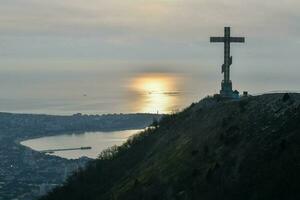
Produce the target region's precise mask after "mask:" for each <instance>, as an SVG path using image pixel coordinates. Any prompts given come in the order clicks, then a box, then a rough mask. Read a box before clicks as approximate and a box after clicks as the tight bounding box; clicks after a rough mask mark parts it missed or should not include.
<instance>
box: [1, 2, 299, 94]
mask: <svg viewBox="0 0 300 200" xmlns="http://www.w3.org/2000/svg"><path fill="white" fill-rule="evenodd" d="M0 2H1V5H0V67H1V69H0V74H1V73H2V76H5V73H6V71H11V70H15V71H16V72H18V73H21V75H20V76H22V73H24V71H28V70H32V69H34V70H36V71H40V72H39V74H40V73H41V72H42V71H43V70H56V73H59V71H60V70H61V71H62V72H63V70H89V69H96V70H103V73H105V71H107V70H112V71H116V73H125V72H144V71H151V72H160V71H168V72H176V73H186V74H190V75H191V79H193V80H192V82H193V83H195V84H197V78H198V79H205V78H206V79H216V80H219V79H221V74H220V68H221V65H222V62H223V57H222V56H223V55H222V53H223V46H222V45H221V44H210V43H209V36H222V35H223V27H224V26H231V27H232V35H233V36H245V37H246V44H234V46H233V47H232V49H233V52H232V54H233V59H234V61H233V66H232V73H233V77H234V82H235V83H236V82H237V83H239V85H238V86H237V87H238V88H241V87H243V88H246V89H248V90H250V91H253V92H261V91H269V90H277V89H290V90H299V84H300V81H299V72H300V71H299V67H300V66H299V64H300V56H299V55H300V23H299V21H300V12H299V10H300V1H299V0H264V1H262V0H251V1H250V0H230V1H228V0H88V1H86V0H0ZM39 74H37V75H35V74H31V75H30V77H34V76H39ZM0 78H1V75H0ZM0 83H2V85H3V84H5V83H4V82H3V80H0ZM217 86H218V87H219V83H217ZM2 87H3V86H2Z"/></svg>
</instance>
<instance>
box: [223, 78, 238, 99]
mask: <svg viewBox="0 0 300 200" xmlns="http://www.w3.org/2000/svg"><path fill="white" fill-rule="evenodd" d="M221 88H222V89H221V90H220V95H221V97H223V98H229V99H238V98H239V92H238V91H237V90H235V91H232V82H231V81H227V82H224V81H222V85H221Z"/></svg>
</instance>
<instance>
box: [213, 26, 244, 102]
mask: <svg viewBox="0 0 300 200" xmlns="http://www.w3.org/2000/svg"><path fill="white" fill-rule="evenodd" d="M210 42H212V43H215V42H221V43H224V64H223V65H222V73H224V80H223V81H222V89H221V91H220V94H221V96H223V97H228V98H234V97H235V96H238V94H237V95H236V94H235V93H234V92H233V91H232V82H231V80H230V65H231V64H232V56H231V55H230V43H244V42H245V38H244V37H231V36H230V27H225V28H224V37H211V38H210Z"/></svg>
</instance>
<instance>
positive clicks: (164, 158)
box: [43, 94, 300, 200]
mask: <svg viewBox="0 0 300 200" xmlns="http://www.w3.org/2000/svg"><path fill="white" fill-rule="evenodd" d="M283 96H284V95H283V94H269V95H262V96H258V97H250V98H247V99H243V100H241V101H225V102H220V101H217V100H214V99H205V100H202V101H201V102H199V103H198V104H193V105H192V106H191V107H189V108H187V109H186V110H184V111H183V112H181V113H178V114H175V115H171V116H168V117H165V118H164V119H163V120H162V121H161V122H160V123H159V127H158V128H156V129H151V130H150V129H149V130H148V131H145V132H144V133H142V134H140V135H139V136H137V137H135V138H133V139H131V140H130V141H129V142H127V143H126V144H125V145H123V146H122V147H120V148H116V149H113V150H111V151H107V152H105V153H102V159H101V160H98V161H96V162H93V163H91V164H90V166H89V167H88V169H87V170H85V171H81V172H78V173H77V174H75V175H74V176H73V177H71V178H70V179H69V181H68V183H67V184H66V185H65V186H64V187H62V188H58V189H56V190H55V191H54V192H52V193H50V194H49V195H48V196H47V197H44V198H43V199H47V200H50V199H53V200H54V199H55V200H60V199H73V200H76V199H122V200H126V199H130V200H132V199H133V200H134V199H137V200H138V199H204V200H206V199H207V200H213V199H231V200H232V199H243V200H247V199H251V200H252V199H253V200H254V199H272V200H274V199H299V198H300V181H299V179H300V106H299V103H300V95H299V94H292V95H290V98H283Z"/></svg>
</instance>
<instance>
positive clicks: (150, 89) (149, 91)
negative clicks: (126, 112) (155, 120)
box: [130, 73, 179, 113]
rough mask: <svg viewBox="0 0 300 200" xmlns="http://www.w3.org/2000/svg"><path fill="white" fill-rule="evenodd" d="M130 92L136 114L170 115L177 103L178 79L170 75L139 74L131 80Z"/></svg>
mask: <svg viewBox="0 0 300 200" xmlns="http://www.w3.org/2000/svg"><path fill="white" fill-rule="evenodd" d="M130 86H131V90H132V91H133V92H134V94H135V96H136V97H137V98H136V99H135V100H134V101H133V102H134V106H135V108H136V110H137V112H143V113H157V112H159V113H170V112H172V111H173V110H174V109H176V105H177V104H178V101H179V96H178V94H179V77H178V76H175V75H170V74H163V73H162V74H161V73H160V74H154V73H151V74H141V75H139V76H137V77H135V78H133V80H132V82H131V84H130Z"/></svg>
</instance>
